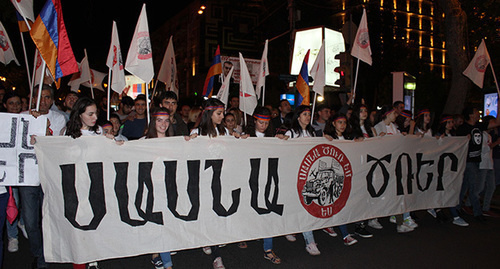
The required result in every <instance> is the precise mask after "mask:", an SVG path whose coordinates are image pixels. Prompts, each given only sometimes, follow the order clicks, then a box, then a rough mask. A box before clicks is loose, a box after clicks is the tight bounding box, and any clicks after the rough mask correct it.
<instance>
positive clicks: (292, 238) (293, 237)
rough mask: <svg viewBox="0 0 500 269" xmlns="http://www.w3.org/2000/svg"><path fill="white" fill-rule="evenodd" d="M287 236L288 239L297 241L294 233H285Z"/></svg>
mask: <svg viewBox="0 0 500 269" xmlns="http://www.w3.org/2000/svg"><path fill="white" fill-rule="evenodd" d="M285 238H286V240H288V241H290V242H295V241H297V238H295V235H293V234H287V235H285Z"/></svg>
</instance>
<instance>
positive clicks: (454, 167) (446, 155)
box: [436, 153, 458, 191]
mask: <svg viewBox="0 0 500 269" xmlns="http://www.w3.org/2000/svg"><path fill="white" fill-rule="evenodd" d="M446 158H449V159H450V160H451V167H450V169H451V171H453V172H456V171H457V170H458V157H457V155H455V154H453V153H443V154H441V156H439V163H438V184H437V188H436V190H437V191H444V187H443V173H444V163H445V160H446Z"/></svg>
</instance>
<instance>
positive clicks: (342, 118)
mask: <svg viewBox="0 0 500 269" xmlns="http://www.w3.org/2000/svg"><path fill="white" fill-rule="evenodd" d="M338 120H347V118H346V117H344V116H341V117H338V118H336V119H335V120H334V121H333V122H336V121H338Z"/></svg>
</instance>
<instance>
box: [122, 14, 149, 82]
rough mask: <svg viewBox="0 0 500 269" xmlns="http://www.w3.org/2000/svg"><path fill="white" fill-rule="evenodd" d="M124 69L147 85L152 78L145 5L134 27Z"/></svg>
mask: <svg viewBox="0 0 500 269" xmlns="http://www.w3.org/2000/svg"><path fill="white" fill-rule="evenodd" d="M125 69H126V70H127V71H129V72H130V73H132V74H133V75H135V76H136V77H138V78H140V79H142V80H143V81H144V82H146V84H148V83H149V82H150V81H151V80H152V79H153V76H154V68H153V50H152V49H151V40H150V38H149V28H148V17H147V15H146V4H144V5H142V10H141V15H140V16H139V20H138V21H137V26H136V27H135V32H134V37H133V38H132V42H131V43H130V48H129V50H128V54H127V61H126V62H125Z"/></svg>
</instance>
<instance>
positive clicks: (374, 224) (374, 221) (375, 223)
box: [368, 219, 384, 230]
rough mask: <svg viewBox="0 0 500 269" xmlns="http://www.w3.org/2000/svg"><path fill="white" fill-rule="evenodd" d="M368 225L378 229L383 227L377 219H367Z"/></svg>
mask: <svg viewBox="0 0 500 269" xmlns="http://www.w3.org/2000/svg"><path fill="white" fill-rule="evenodd" d="M368 226H370V227H372V228H373V229H377V230H380V229H382V228H384V227H383V226H382V224H380V222H378V219H371V220H369V221H368Z"/></svg>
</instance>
